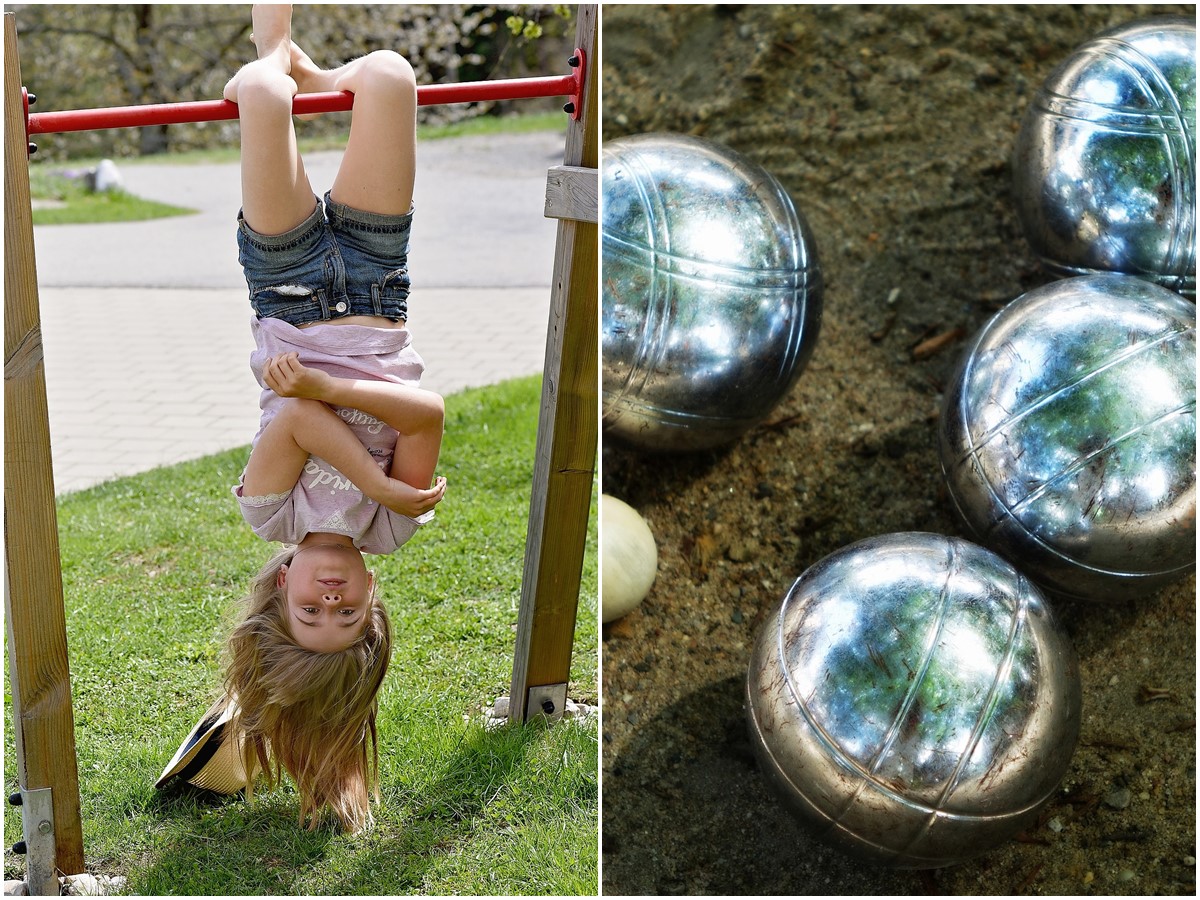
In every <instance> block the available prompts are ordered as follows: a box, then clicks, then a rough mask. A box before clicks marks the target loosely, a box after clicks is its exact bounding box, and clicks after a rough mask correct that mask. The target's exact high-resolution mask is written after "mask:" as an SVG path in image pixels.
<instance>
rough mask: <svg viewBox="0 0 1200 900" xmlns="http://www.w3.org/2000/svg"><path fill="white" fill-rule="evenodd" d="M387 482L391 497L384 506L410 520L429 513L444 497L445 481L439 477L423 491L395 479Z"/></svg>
mask: <svg viewBox="0 0 1200 900" xmlns="http://www.w3.org/2000/svg"><path fill="white" fill-rule="evenodd" d="M388 481H389V487H390V488H391V496H390V497H389V498H388V500H387V502H386V503H384V506H386V507H387V508H388V509H390V510H391V511H392V512H395V513H399V514H400V515H402V516H408V517H409V518H410V519H415V518H417V516H422V515H424V514H425V513H427V512H429V511H430V510H431V509H433V508H434V507H435V506H437V505H438V504H439V503H441V502H442V498H443V497H445V496H446V479H445V478H444V477H442V476H441V475H439V476H438V477H437V478H436V479H434V482H433V487H431V488H429V489H428V490H425V491H422V490H419V489H418V488H415V487H413V486H412V485H411V484H405V483H404V482H403V481H397V480H396V479H395V478H390V479H388Z"/></svg>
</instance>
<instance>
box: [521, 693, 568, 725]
mask: <svg viewBox="0 0 1200 900" xmlns="http://www.w3.org/2000/svg"><path fill="white" fill-rule="evenodd" d="M527 698H528V702H527V703H526V704H525V720H526V721H527V722H529V721H533V719H535V718H537V717H538V716H542V717H543V718H545V719H546V720H547V721H548V722H550V723H554V722H557V721H558V720H559V719H561V718H562V716H563V711H564V710H565V709H566V708H567V685H566V684H565V683H563V684H539V685H537V686H535V687H531V688H530V689H529V693H528V695H527Z"/></svg>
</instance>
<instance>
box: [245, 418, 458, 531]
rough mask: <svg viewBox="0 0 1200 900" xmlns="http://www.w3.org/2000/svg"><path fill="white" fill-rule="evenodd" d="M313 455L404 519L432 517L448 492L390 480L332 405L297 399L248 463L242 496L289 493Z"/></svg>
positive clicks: (439, 486)
mask: <svg viewBox="0 0 1200 900" xmlns="http://www.w3.org/2000/svg"><path fill="white" fill-rule="evenodd" d="M309 456H319V457H321V459H324V460H326V461H327V462H329V463H330V465H332V466H333V467H334V468H336V469H337V470H338V471H339V472H341V473H342V474H343V475H345V476H346V477H347V478H349V479H350V480H351V481H352V482H353V483H354V484H355V486H356V487H358V489H359V490H360V491H362V492H363V493H364V494H365V495H366V496H368V497H370V498H371V499H372V500H374V501H375V502H377V503H380V504H382V505H383V506H386V507H387V508H388V509H390V510H393V511H394V512H397V513H400V514H401V515H405V516H410V517H414V518H415V517H416V516H419V515H422V514H423V513H426V512H429V510H431V509H433V508H434V507H435V506H436V505H437V504H438V503H439V502H440V501H441V499H442V496H443V495H444V494H445V491H446V482H445V479H442V478H439V479H438V480H437V482H436V483H435V484H434V486H433V487H432V488H429V489H427V490H421V489H418V488H416V487H413V486H412V485H411V484H409V483H405V482H403V481H400V480H398V479H397V478H395V477H389V475H388V473H385V472H384V471H383V470H382V469H381V468H379V465H378V463H376V462H375V459H374V458H373V457H372V456H371V454H370V452H369V451H368V450H367V448H366V447H364V446H363V445H362V443H361V442H360V441H359V440H358V438H357V437H355V435H354V432H353V431H352V430H351V429H350V426H349V425H347V424H346V423H345V422H344V421H342V419H341V418H340V417H339V416H338V415H337V413H335V412H334V411H333V410H332V409H330V408H329V406H327V405H326V404H325V403H322V402H320V401H317V400H308V399H303V398H294V399H291V400H289V402H287V403H285V404H284V405H283V407H282V408H281V409H280V411H279V413H278V414H276V416H275V418H273V419H272V420H271V421H270V422H269V423H268V424H267V427H266V428H265V429H264V430H263V433H262V434H261V435H260V436H259V439H258V443H257V444H255V446H254V450H253V451H252V452H251V454H250V461H249V462H248V463H247V464H246V472H245V476H244V479H243V490H244V492H245V493H246V494H248V495H250V496H263V495H266V494H280V493H284V492H286V491H289V490H291V489H292V488H293V487H294V486H295V485H296V482H297V481H299V480H300V477H301V476H302V475H303V474H304V466H305V464H306V463H307V462H308V458H309ZM426 483H428V482H426Z"/></svg>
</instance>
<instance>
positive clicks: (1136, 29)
mask: <svg viewBox="0 0 1200 900" xmlns="http://www.w3.org/2000/svg"><path fill="white" fill-rule="evenodd" d="M1013 177H1014V194H1015V199H1016V207H1017V213H1018V216H1019V218H1020V220H1021V225H1022V227H1023V229H1024V231H1025V236H1026V238H1027V239H1028V240H1029V243H1030V245H1031V246H1032V248H1033V250H1034V252H1035V253H1036V254H1038V256H1039V257H1040V258H1041V260H1042V263H1043V265H1045V266H1046V267H1047V268H1048V269H1049V270H1050V271H1052V272H1054V273H1056V274H1058V275H1060V276H1066V275H1083V274H1088V273H1091V272H1120V273H1124V274H1127V275H1137V276H1138V277H1140V278H1145V279H1147V280H1149V281H1153V282H1155V283H1157V284H1161V285H1162V286H1164V287H1167V288H1170V289H1171V290H1174V291H1178V292H1179V293H1181V294H1184V295H1185V296H1189V297H1193V298H1194V297H1195V295H1196V192H1195V185H1196V26H1195V22H1193V21H1192V20H1190V19H1188V18H1184V17H1182V16H1180V17H1161V18H1153V19H1145V20H1142V21H1140V22H1135V23H1133V24H1130V25H1125V26H1122V27H1120V28H1114V29H1111V30H1109V31H1106V32H1104V33H1103V34H1101V35H1099V36H1098V37H1096V38H1095V39H1094V40H1092V41H1089V42H1088V43H1086V44H1084V45H1083V46H1081V47H1080V48H1079V49H1078V50H1076V51H1075V53H1074V54H1072V55H1071V56H1070V57H1069V58H1068V59H1067V60H1066V61H1064V62H1063V63H1062V64H1061V65H1059V66H1058V68H1056V69H1055V70H1054V71H1053V72H1052V73H1051V74H1050V76H1049V77H1048V78H1047V80H1046V83H1045V84H1044V85H1043V86H1042V88H1041V90H1039V91H1038V92H1037V94H1036V95H1035V96H1034V98H1033V100H1032V101H1031V102H1030V104H1029V107H1028V108H1027V109H1026V111H1025V117H1024V119H1023V121H1022V124H1021V131H1020V134H1019V135H1018V137H1017V144H1016V151H1015V154H1014V159H1013Z"/></svg>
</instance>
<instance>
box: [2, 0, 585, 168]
mask: <svg viewBox="0 0 1200 900" xmlns="http://www.w3.org/2000/svg"><path fill="white" fill-rule="evenodd" d="M5 9H6V10H7V11H12V12H14V13H15V14H16V21H17V34H18V47H19V53H20V57H21V72H22V81H23V82H24V84H25V86H26V87H27V88H28V89H29V91H30V92H31V93H33V94H36V95H37V97H38V100H37V104H36V106H35V107H34V110H35V111H38V112H42V111H51V110H60V109H87V108H92V107H101V106H131V105H141V104H146V103H172V102H177V101H184V100H214V99H220V97H221V89H222V87H223V86H224V84H225V82H226V80H228V78H229V77H230V76H231V75H232V74H233V73H234V72H235V71H236V70H237V68H238V67H239V66H240V65H242V64H243V63H244V62H246V61H248V60H249V59H251V58H253V52H254V47H253V45H252V44H251V42H250V31H251V28H250V8H249V6H248V5H246V4H187V3H170V4H168V3H153V4H151V3H139V4H96V5H82V4H41V3H16V4H6V6H5ZM574 10H575V7H574V6H568V5H560V4H542V5H521V6H490V5H489V6H474V5H466V4H313V5H297V6H296V7H295V10H294V12H293V17H292V33H293V36H294V38H295V39H296V42H297V43H298V44H300V45H301V46H302V47H303V48H304V49H305V50H306V51H307V52H308V54H309V55H310V56H311V57H312V58H313V59H314V60H315V61H316V62H317V64H318V65H322V66H327V67H331V66H335V65H340V64H341V63H343V62H345V61H347V60H349V59H353V58H355V57H357V56H361V55H363V54H364V53H369V52H371V51H372V50H379V49H392V50H396V51H397V52H399V53H401V54H403V55H404V56H405V57H407V59H408V60H409V62H411V63H412V65H413V68H414V69H415V70H416V73H417V83H418V84H439V83H446V82H459V81H479V80H484V79H494V78H519V77H523V76H528V75H548V74H564V73H566V72H567V71H568V67H567V57H569V56H570V55H571V49H572V42H573V37H574V28H575V23H574ZM561 105H562V104H561V101H557V100H555V99H554V98H547V99H545V100H522V101H520V103H519V109H520V111H521V112H539V111H545V110H547V109H554V108H557V107H559V106H561ZM512 107H513V104H512V103H470V104H455V105H451V106H434V107H422V108H421V110H420V113H419V116H420V118H419V121H420V122H421V123H426V124H434V123H438V124H440V123H445V122H452V121H459V120H462V119H465V118H472V117H475V116H481V115H503V114H505V113H507V112H509V111H510V109H511V108H512ZM348 116H349V114H348V113H336V114H331V115H327V116H321V117H320V118H318V119H314V120H312V121H309V122H305V123H304V125H303V129H304V132H305V134H308V135H320V134H322V133H325V132H328V133H334V132H337V131H340V130H344V129H345V128H346V126H347V123H348ZM236 128H237V123H236V122H208V123H202V124H196V125H172V126H170V127H169V128H168V127H167V126H158V127H145V128H124V129H114V130H105V131H94V132H86V133H80V134H70V135H56V136H55V137H54V140H53V141H43V142H41V143H42V146H40V147H39V156H41V157H42V158H47V157H52V158H56V159H63V158H69V157H79V156H88V157H97V156H108V157H121V156H139V155H140V156H145V155H150V154H155V153H164V152H167V151H169V150H189V149H196V148H202V147H210V146H216V145H224V144H229V143H236V139H237V135H236Z"/></svg>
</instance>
